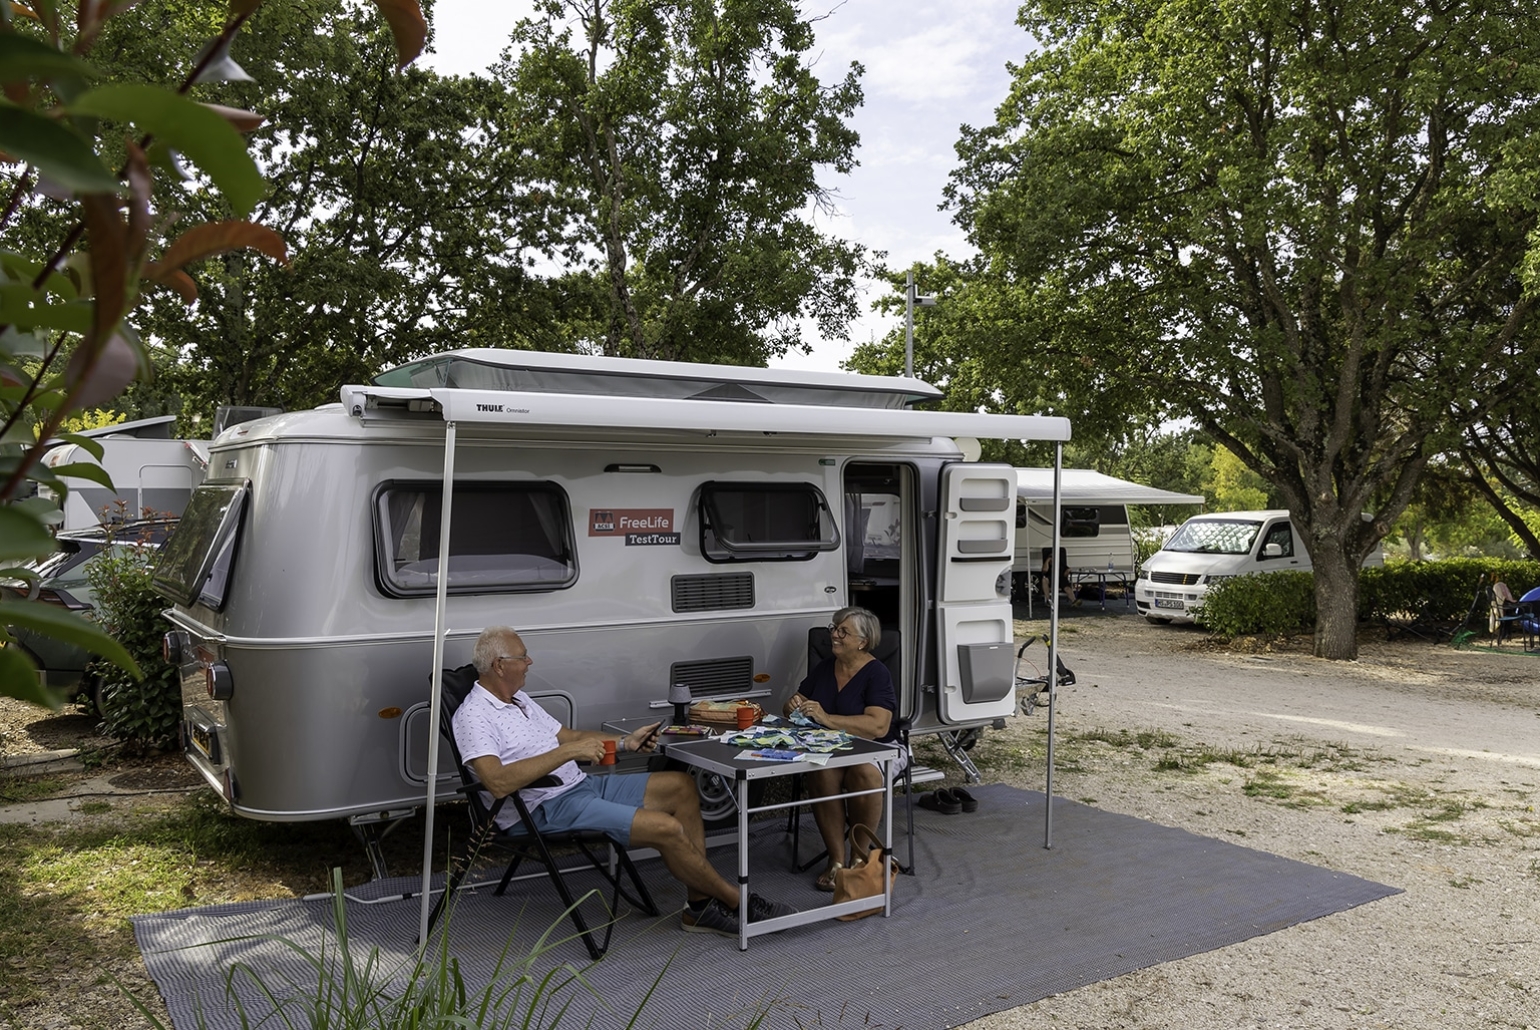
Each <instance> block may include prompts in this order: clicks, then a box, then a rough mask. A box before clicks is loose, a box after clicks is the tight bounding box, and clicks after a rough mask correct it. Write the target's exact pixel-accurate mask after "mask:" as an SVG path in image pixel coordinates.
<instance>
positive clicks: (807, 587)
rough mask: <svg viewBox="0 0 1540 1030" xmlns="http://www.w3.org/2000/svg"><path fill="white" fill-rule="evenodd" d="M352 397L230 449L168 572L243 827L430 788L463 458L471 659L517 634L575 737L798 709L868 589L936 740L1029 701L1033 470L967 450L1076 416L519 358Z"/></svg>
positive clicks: (218, 452)
mask: <svg viewBox="0 0 1540 1030" xmlns="http://www.w3.org/2000/svg"><path fill="white" fill-rule="evenodd" d="M342 394H343V403H342V404H341V405H329V406H327V407H325V408H322V409H318V410H315V411H309V412H295V413H289V414H283V415H278V416H275V417H271V418H267V419H262V420H258V421H255V422H250V423H246V424H243V425H240V426H237V427H235V428H232V429H230V430H227V431H226V432H225V433H223V434H222V435H221V436H220V437H219V438H218V439H217V440H216V441H215V443H214V446H213V450H212V459H211V470H210V478H209V480H208V481H207V482H205V484H204V485H203V486H202V487H200V488H199V490H198V492H197V494H196V495H195V496H194V499H193V502H192V504H190V505H189V507H188V510H187V512H186V514H185V515H184V517H183V521H182V525H181V528H180V529H179V530H178V532H177V533H176V534H175V535H174V536H173V538H172V540H171V542H170V544H169V545H168V547H167V549H166V551H165V552H164V554H163V556H162V561H161V564H160V566H159V567H158V568H157V573H156V580H157V585H158V586H159V588H160V589H161V590H162V591H163V592H164V593H166V594H167V596H169V597H172V598H173V599H174V601H175V607H174V608H173V609H172V611H171V612H169V613H168V615H169V618H170V619H171V621H172V623H173V624H174V625H175V626H176V627H177V630H176V631H175V632H174V633H173V634H171V638H170V640H169V641H168V643H169V644H171V645H172V646H173V649H174V650H175V651H176V652H177V653H178V656H179V659H180V661H181V665H182V673H183V688H184V700H185V708H184V725H183V734H184V741H185V747H186V752H187V756H188V758H189V759H190V760H191V762H192V763H193V764H194V765H195V766H196V767H197V768H198V769H199V770H200V771H201V772H202V773H203V774H204V776H205V777H206V778H207V779H208V781H209V782H210V783H211V784H212V785H213V786H214V787H215V788H216V789H218V790H219V791H220V792H221V793H222V794H223V795H224V796H225V798H226V799H227V800H228V801H229V803H230V804H231V805H232V806H233V808H234V809H235V810H236V811H237V812H239V813H241V814H243V815H247V816H250V817H254V818H259V819H272V820H306V819H319V818H328V817H336V816H348V817H358V818H367V817H369V816H371V814H380V813H389V812H395V811H399V810H403V809H411V808H413V807H416V806H419V805H421V804H422V803H423V801H424V797H425V793H426V786H427V780H428V757H427V756H428V754H429V746H428V744H429V737H430V726H431V717H430V706H429V703H428V702H429V696H430V690H429V682H430V676H431V673H432V670H433V667H434V664H435V663H434V659H433V655H434V645H435V618H436V610H435V594H436V592H437V576H436V569H437V567H438V549H439V548H438V540H439V534H440V530H441V528H442V526H441V523H440V515H441V514H442V509H443V499H444V492H443V489H442V477H443V475H444V471H445V468H446V466H447V467H449V468H452V469H453V489H452V491H451V492H450V493H449V495H448V499H449V507H450V515H449V519H448V522H449V525H450V527H451V528H450V546H449V569H450V573H449V577H448V584H447V588H446V593H447V597H446V598H445V601H444V604H445V615H444V618H445V623H446V630H445V635H444V641H443V645H442V646H443V658H442V663H441V664H442V665H443V666H450V667H453V666H457V665H460V664H463V663H465V662H467V661H469V660H470V651H471V645H472V643H473V641H474V640H475V638H476V636H477V634H478V633H479V632H480V631H481V630H482V629H483V628H484V627H486V626H488V625H496V624H507V625H512V626H515V627H517V628H518V629H519V631H520V632H521V634H522V635H523V637H524V640H525V642H526V643H527V644H528V647H529V652H530V654H531V656H532V657H533V659H534V663H533V665H532V666H531V668H530V672H529V678H528V684H529V685H528V688H527V689H528V690H529V691H530V693H531V694H533V695H534V696H536V697H537V698H538V699H539V700H540V702H541V703H542V704H543V705H544V706H546V707H547V708H548V709H549V710H550V711H551V712H552V713H553V714H555V715H556V716H557V717H558V718H559V719H561V720H562V721H563V722H564V723H566V724H567V725H571V726H575V727H582V728H597V727H599V726H601V725H602V724H603V723H605V722H606V721H609V720H614V719H621V718H630V717H637V716H645V715H648V714H649V713H652V712H654V711H655V710H656V709H657V707H658V703H659V702H661V701H662V699H664V698H666V697H667V695H668V688H669V685H670V684H671V683H677V682H684V683H689V684H690V685H691V687H692V689H693V691H694V693H695V695H696V696H697V697H719V698H736V697H742V696H758V697H759V698H760V699H761V703H764V704H766V706H767V707H774V706H776V705H778V704H779V703H780V701H781V699H783V698H784V697H786V696H787V695H788V694H789V693H790V692H791V691H792V689H793V688H794V687H795V686H796V684H797V683H798V681H799V680H800V678H801V677H802V676H803V675H804V672H805V668H806V663H807V659H806V655H807V650H808V631H809V630H810V629H812V628H814V627H818V626H823V625H826V624H827V623H828V621H829V617H830V615H831V614H832V613H833V612H834V611H835V610H837V609H838V608H840V607H842V606H844V605H847V604H860V605H863V606H865V607H868V608H871V609H872V610H873V611H875V612H877V613H878V615H879V616H880V617H881V619H882V621H883V623H884V624H885V626H887V627H889V628H893V629H896V630H898V631H899V632H900V633H901V634H902V640H903V646H904V658H903V663H902V671H901V676H900V679H901V683H900V684H899V686H900V704H901V714H902V715H905V716H908V717H910V718H912V719H913V720H914V732H916V733H926V732H932V733H948V734H950V733H955V732H958V731H964V730H968V729H970V728H975V727H981V726H987V725H989V724H991V723H994V722H996V721H998V720H1000V719H1002V718H1004V717H1005V716H1007V715H1009V714H1011V713H1012V711H1013V710H1014V706H1015V697H1014V689H1013V687H1014V681H1013V677H1012V675H1011V671H1012V670H1011V667H1010V662H1009V657H1010V654H1011V646H1010V645H1011V640H1012V632H1011V609H1010V602H1009V597H1008V590H1009V581H1010V577H1009V573H1010V567H1011V561H1012V556H1013V547H1012V543H1011V541H1012V539H1013V536H1014V533H1013V531H1012V518H1013V512H1014V504H1015V494H1016V481H1015V473H1014V471H1013V470H1012V469H1010V468H1009V467H1006V466H997V465H976V464H969V463H966V462H963V461H961V460H960V457H961V451H960V450H959V447H958V445H957V443H956V442H955V440H954V439H952V438H951V437H953V436H961V435H972V436H981V435H999V436H1004V437H1031V438H1035V439H1047V440H1055V441H1063V440H1065V439H1067V438H1068V435H1069V426H1068V423H1067V422H1066V421H1065V420H1063V419H1056V418H1028V417H1019V416H997V415H978V414H953V413H945V412H928V411H914V410H911V408H910V405H911V404H912V403H914V402H916V401H919V400H926V399H931V398H933V397H935V396H936V395H937V391H935V390H934V388H932V387H929V386H927V385H925V384H923V383H919V382H917V381H915V380H910V379H888V378H878V377H866V376H853V375H840V374H832V373H799V372H785V371H770V370H765V369H738V368H725V367H718V366H703V365H685V364H675V363H665V362H647V361H624V360H617V359H603V358H584V357H574V356H571V355H552V354H533V353H521V352H511V351H491V350H487V351H480V350H478V351H460V352H453V353H451V354H446V355H441V356H438V357H436V358H431V359H427V360H425V361H422V362H418V363H415V364H413V365H408V366H404V367H403V368H401V369H396V370H393V371H392V372H388V373H386V374H384V375H382V376H381V377H379V379H378V380H377V381H376V385H371V386H361V387H345V388H343V391H342ZM446 443H448V444H449V446H446ZM958 753H961V752H958ZM446 772H447V769H441V770H440V775H443V774H444V773H446Z"/></svg>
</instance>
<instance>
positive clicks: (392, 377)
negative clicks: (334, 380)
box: [342, 350, 1070, 441]
mask: <svg viewBox="0 0 1540 1030" xmlns="http://www.w3.org/2000/svg"><path fill="white" fill-rule="evenodd" d="M438 384H444V385H438ZM939 396H940V391H938V390H936V388H935V387H933V386H930V385H929V384H927V383H922V382H920V381H919V380H916V379H904V378H899V377H888V376H865V375H855V374H851V373H838V372H805V371H792V370H786V369H763V368H740V367H737V366H726V365H695V364H686V363H681V362H671V361H641V360H630V359H621V358H594V357H587V356H584V355H572V354H543V353H535V352H528V351H495V350H474V351H452V352H450V353H447V354H441V355H438V356H435V357H432V358H426V359H424V360H422V361H418V362H414V363H412V364H410V365H404V366H401V367H400V368H396V369H392V370H390V371H388V372H385V373H382V374H381V375H379V376H377V377H376V378H375V382H374V384H373V385H368V386H344V387H343V388H342V407H343V410H344V411H345V412H347V413H348V414H349V415H351V416H353V417H354V418H357V419H359V420H361V421H363V422H365V423H367V422H369V421H371V420H376V419H378V420H392V421H398V422H399V421H400V420H402V419H412V418H414V417H416V418H419V419H421V418H428V419H432V420H435V421H436V420H438V419H442V420H444V421H446V422H457V423H466V424H473V425H480V426H499V427H503V428H507V429H514V430H518V429H524V428H534V427H576V428H585V429H625V430H665V431H682V432H696V433H705V434H707V435H710V434H715V433H754V434H774V435H787V436H792V435H803V436H830V435H832V436H845V437H908V438H911V439H912V438H935V437H986V438H991V439H1031V440H1053V441H1065V440H1068V439H1069V436H1070V427H1069V420H1068V419H1065V418H1060V417H1055V416H1043V415H992V414H981V413H978V412H966V411H963V412H954V411H916V410H913V409H912V408H911V407H910V405H911V404H913V403H915V402H917V401H921V400H929V399H933V398H935V397H939Z"/></svg>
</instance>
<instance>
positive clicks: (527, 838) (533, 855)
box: [428, 665, 659, 961]
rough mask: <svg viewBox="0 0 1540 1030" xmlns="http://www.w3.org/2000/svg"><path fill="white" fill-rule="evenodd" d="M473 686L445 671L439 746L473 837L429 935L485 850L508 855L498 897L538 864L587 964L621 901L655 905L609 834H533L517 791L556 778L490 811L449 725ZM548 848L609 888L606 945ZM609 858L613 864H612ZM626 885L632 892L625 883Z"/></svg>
mask: <svg viewBox="0 0 1540 1030" xmlns="http://www.w3.org/2000/svg"><path fill="white" fill-rule="evenodd" d="M475 683H476V669H475V667H474V666H471V665H466V666H462V667H461V668H459V669H453V670H450V669H446V670H444V681H443V712H442V716H443V721H442V723H441V725H440V727H439V729H440V733H441V734H442V736H443V742H444V744H445V745H447V746H448V748H449V753H450V754H451V755H452V756H453V758H454V763H455V768H456V769H457V770H459V774H460V783H461V788H460V793H461V794H462V795H463V796H464V798H465V800H466V805H467V810H468V811H469V813H470V820H471V836H470V840H469V842H468V844H467V846H466V848H465V852H464V854H463V855H462V856H461V858H460V859H459V860H457V861H455V862H454V863H452V865H451V867H450V871H449V882H448V883H447V884H446V885H445V888H444V893H443V894H442V895H441V896H440V897H439V899H438V901H437V902H435V903H434V906H433V911H432V913H431V914H430V915H429V916H428V932H429V933H432V932H433V924H434V923H435V922H436V921H437V920H438V917H439V913H440V912H441V911H442V910H443V908H444V905H445V903H446V902H447V901H448V900H449V898H450V897H451V896H453V895H454V893H455V891H457V890H459V888H460V886H461V884H462V883H464V881H465V877H466V875H467V874H468V873H469V872H470V869H471V867H472V866H473V865H474V864H475V861H476V857H477V856H478V855H479V854H480V853H481V851H482V849H483V848H485V847H487V846H492V847H499V848H504V849H506V850H508V851H509V852H510V853H511V855H510V858H509V861H508V866H507V868H506V869H505V870H504V872H503V876H502V879H501V880H500V881H499V882H498V885H497V890H496V891H494V892H493V893H494V894H495V895H496V896H498V897H501V896H502V895H503V893H504V892H505V891H506V890H507V889H508V884H509V883H510V882H512V880H513V877H514V876H515V874H517V873H518V870H519V866H520V865H521V864H522V863H523V861H524V860H525V859H526V858H530V859H534V860H536V861H538V862H539V863H540V864H541V865H542V866H543V867H544V868H545V873H546V876H547V877H548V878H549V879H550V881H551V884H552V886H554V887H555V888H556V893H557V895H558V896H559V897H560V898H561V901H562V904H563V905H564V906H565V907H566V912H567V915H568V916H569V917H570V918H571V920H572V924H573V926H574V927H576V929H577V935H578V937H580V938H581V939H582V941H583V946H584V947H585V948H587V949H588V955H589V957H590V958H592V959H594V960H595V961H597V960H598V959H600V958H602V957H603V956H604V953H605V952H606V951H608V950H609V946H610V937H611V935H612V934H613V933H614V931H615V923H616V921H617V920H618V918H619V915H618V913H619V907H620V900H621V899H622V898H624V899H625V900H626V902H627V903H629V904H631V905H634V906H635V907H637V908H639V909H641V910H642V911H643V912H645V913H647V914H648V915H649V916H656V915H658V914H659V911H658V906H657V904H656V903H655V902H654V901H653V900H652V894H651V893H650V892H649V891H648V890H647V885H646V884H645V883H643V882H642V878H641V875H640V874H639V873H638V872H637V870H636V865H635V863H633V862H632V861H631V856H630V855H628V854H627V853H626V849H625V848H624V847H623V846H621V845H620V844H619V842H617V841H615V840H613V839H612V838H610V837H609V836H608V835H607V834H605V833H603V832H600V831H596V830H574V831H569V832H564V833H541V832H540V831H539V830H537V829H536V828H535V824H534V823H533V821H531V819H530V813H529V806H528V805H527V804H526V803H525V800H524V798H523V796H522V793H521V791H522V790H524V789H528V788H529V787H554V786H557V785H558V784H559V783H560V782H561V781H560V780H558V779H557V778H556V777H554V776H543V777H541V778H540V779H538V780H536V781H534V782H533V783H530V784H528V786H527V787H525V788H521V790H519V791H514V792H513V793H512V794H509V795H506V796H505V797H501V798H497V799H495V800H494V801H493V802H492V804H491V805H488V804H487V803H486V798H485V796H483V794H482V790H483V787H482V784H481V781H480V780H479V779H478V778H477V777H476V773H475V771H474V770H472V769H471V767H470V766H469V765H467V764H466V763H465V761H464V759H463V758H462V757H461V755H460V748H459V745H458V744H457V743H456V741H455V739H454V730H453V727H452V722H453V719H454V713H455V712H456V711H458V710H459V708H460V705H461V704H462V703H463V702H464V700H465V698H466V696H467V695H469V694H470V691H471V688H472V687H473V686H474V685H475ZM510 801H511V802H512V803H513V806H514V808H515V809H517V810H518V813H519V821H518V822H517V823H516V824H514V827H513V829H511V830H503V829H500V828H499V827H498V825H497V814H498V813H499V812H500V811H502V807H503V805H504V804H505V803H507V802H510ZM552 845H572V846H575V847H576V848H577V849H578V851H579V852H581V853H582V855H583V857H584V858H586V859H587V860H588V863H589V865H591V866H592V867H593V868H594V869H595V870H597V871H598V873H599V874H600V875H601V876H603V877H604V879H605V880H606V881H607V882H608V883H609V885H610V887H611V889H612V893H611V896H610V900H609V903H608V904H609V912H610V918H609V919H608V920H607V921H606V923H605V929H604V939H603V940H602V941H597V940H595V937H594V932H593V930H591V929H590V928H589V926H588V921H587V920H586V919H584V918H583V913H582V912H581V911H580V909H579V906H578V899H577V898H575V897H573V894H572V889H571V888H570V887H569V886H568V885H567V881H566V878H565V876H564V874H563V870H562V868H561V866H560V865H558V864H557V862H556V858H555V856H554V855H553V854H552V852H551V846H552ZM611 856H613V864H612V862H611V861H610V858H611ZM627 880H629V881H630V888H631V889H628V888H627V886H626V881H627Z"/></svg>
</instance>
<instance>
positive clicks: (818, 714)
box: [797, 698, 828, 726]
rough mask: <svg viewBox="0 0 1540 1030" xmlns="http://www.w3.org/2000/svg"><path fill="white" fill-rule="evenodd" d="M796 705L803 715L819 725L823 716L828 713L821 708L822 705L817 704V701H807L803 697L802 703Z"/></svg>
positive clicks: (821, 723)
mask: <svg viewBox="0 0 1540 1030" xmlns="http://www.w3.org/2000/svg"><path fill="white" fill-rule="evenodd" d="M797 707H798V709H799V710H800V711H801V712H802V714H803V715H805V716H807V717H808V718H809V719H812V720H813V721H814V722H816V723H817V724H818V725H820V726H822V725H823V720H824V716H825V715H827V714H828V713H827V712H825V711H824V710H823V705H821V704H819V703H818V702H817V701H809V700H807V699H806V698H804V699H803V700H802V704H800V705H798V706H797Z"/></svg>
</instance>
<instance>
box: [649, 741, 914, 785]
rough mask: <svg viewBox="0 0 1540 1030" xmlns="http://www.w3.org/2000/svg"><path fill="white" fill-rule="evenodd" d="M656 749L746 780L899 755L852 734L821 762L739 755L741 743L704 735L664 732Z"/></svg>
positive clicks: (710, 770)
mask: <svg viewBox="0 0 1540 1030" xmlns="http://www.w3.org/2000/svg"><path fill="white" fill-rule="evenodd" d="M659 750H660V751H662V752H663V753H664V754H665V755H667V756H668V757H669V758H673V759H677V760H678V761H681V762H684V763H685V764H686V765H693V766H696V767H698V768H701V769H705V770H707V771H708V772H714V773H718V774H720V775H723V776H735V777H736V776H742V777H743V778H744V779H748V780H758V779H764V778H767V777H770V776H787V775H790V774H793V773H804V772H807V771H808V770H809V769H820V768H821V769H838V768H840V767H841V766H846V765H859V764H860V763H862V762H870V761H872V760H873V759H881V758H884V757H889V758H892V757H896V756H897V755H898V748H897V747H896V746H894V745H892V744H879V743H877V742H876V741H875V740H866V739H865V738H863V737H852V738H851V740H850V747H848V748H845V749H843V750H840V751H832V752H828V755H829V760H828V762H826V763H824V764H823V765H810V764H809V763H807V762H773V761H768V760H764V759H752V758H739V757H738V753H739V752H740V751H742V750H743V748H742V747H735V746H733V745H730V744H724V743H722V742H721V741H719V740H709V739H706V738H703V737H674V738H673V739H670V738H669V737H668V735H666V734H665V735H664V737H663V738H662V740H661V741H660V743H659Z"/></svg>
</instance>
